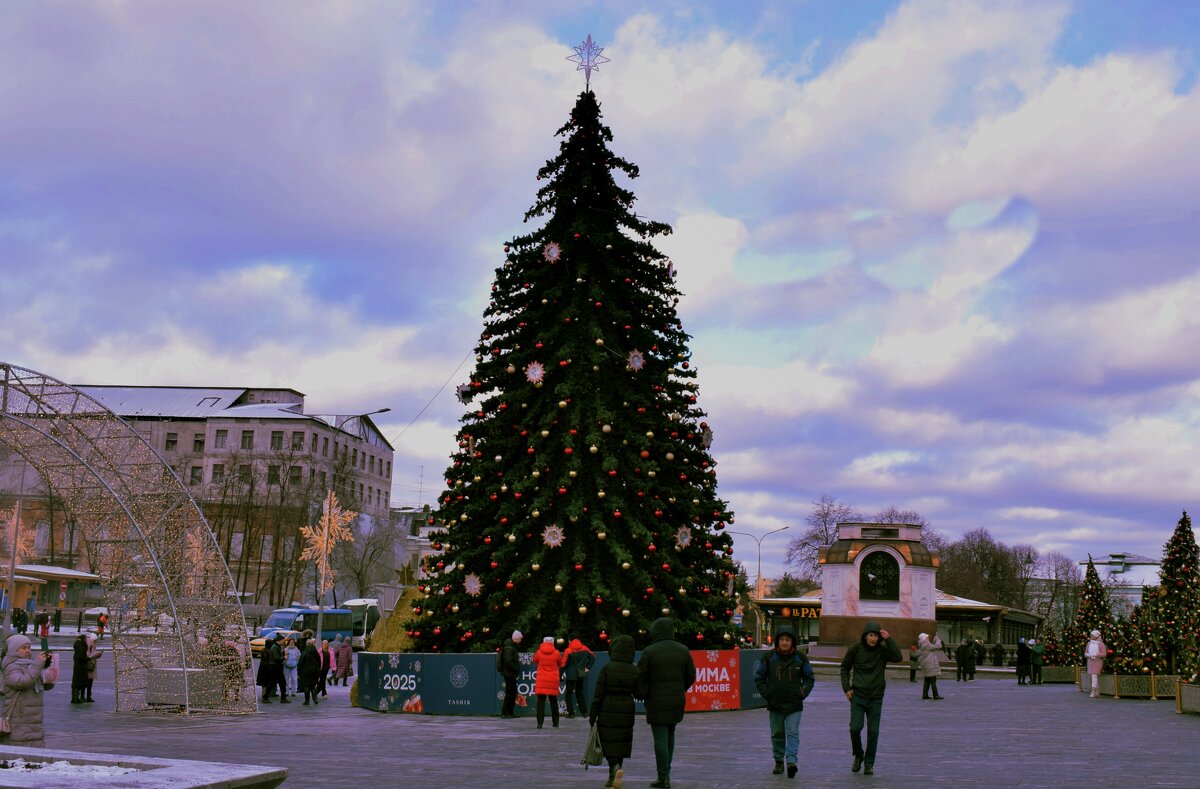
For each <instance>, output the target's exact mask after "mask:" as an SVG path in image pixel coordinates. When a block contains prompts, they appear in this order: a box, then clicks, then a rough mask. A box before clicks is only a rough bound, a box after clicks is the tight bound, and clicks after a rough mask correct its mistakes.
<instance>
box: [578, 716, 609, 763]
mask: <svg viewBox="0 0 1200 789" xmlns="http://www.w3.org/2000/svg"><path fill="white" fill-rule="evenodd" d="M603 761H604V749H603V748H601V747H600V729H599V727H598V726H596V724H594V723H593V724H592V730H591V731H590V732H588V739H587V747H586V748H584V749H583V758H582V759H580V760H579V763H580V764H582V765H583V769H585V770H586V769H587V768H588V767H594V766H596V765H598V764H600V763H602V762H603Z"/></svg>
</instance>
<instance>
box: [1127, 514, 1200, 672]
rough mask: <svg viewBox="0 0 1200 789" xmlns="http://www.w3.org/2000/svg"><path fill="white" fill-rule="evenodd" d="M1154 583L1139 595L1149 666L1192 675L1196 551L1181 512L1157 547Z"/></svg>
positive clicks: (1198, 625) (1199, 616) (1198, 583)
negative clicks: (1160, 556)
mask: <svg viewBox="0 0 1200 789" xmlns="http://www.w3.org/2000/svg"><path fill="white" fill-rule="evenodd" d="M1159 581H1160V584H1159V586H1158V587H1147V588H1146V589H1145V590H1144V592H1143V595H1142V604H1141V606H1139V608H1140V609H1141V610H1140V611H1139V612H1138V613H1139V615H1140V616H1139V617H1137V618H1138V619H1139V621H1140V632H1141V635H1142V637H1143V639H1144V640H1145V642H1146V643H1147V645H1148V648H1149V649H1150V650H1152V654H1153V656H1154V658H1156V659H1155V661H1154V663H1155V666H1154V668H1155V670H1156V671H1162V672H1167V673H1171V674H1179V675H1181V676H1183V678H1184V679H1185V680H1191V681H1194V680H1193V677H1194V676H1195V675H1196V674H1197V672H1200V651H1198V650H1197V639H1200V550H1198V549H1197V546H1196V535H1195V533H1194V532H1193V531H1192V519H1191V518H1190V517H1188V514H1187V513H1186V512H1184V513H1183V516H1182V517H1181V518H1180V519H1179V523H1178V524H1176V526H1175V531H1174V532H1173V533H1172V534H1171V538H1170V539H1169V540H1167V544H1166V545H1165V546H1164V547H1163V560H1162V566H1161V568H1160V569H1159Z"/></svg>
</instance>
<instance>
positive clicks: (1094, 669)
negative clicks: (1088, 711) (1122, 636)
mask: <svg viewBox="0 0 1200 789" xmlns="http://www.w3.org/2000/svg"><path fill="white" fill-rule="evenodd" d="M1106 655H1108V647H1107V646H1105V644H1104V642H1103V641H1101V640H1100V631H1099V630H1093V631H1092V637H1091V638H1089V639H1088V642H1087V646H1086V647H1084V649H1083V657H1084V658H1085V659H1086V660H1087V673H1088V676H1090V677H1091V678H1092V698H1093V699H1098V698H1100V672H1101V671H1103V670H1104V658H1105V656H1106Z"/></svg>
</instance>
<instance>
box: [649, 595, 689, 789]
mask: <svg viewBox="0 0 1200 789" xmlns="http://www.w3.org/2000/svg"><path fill="white" fill-rule="evenodd" d="M650 641H651V643H650V646H648V647H646V649H645V650H643V652H642V657H641V659H640V660H638V669H639V670H640V671H641V672H642V676H641V679H640V680H639V681H638V694H637V695H638V696H639V697H640V698H642V699H644V700H645V702H646V723H649V724H650V732H651V734H653V735H654V762H655V766H656V767H657V768H658V780H657V781H655V782H654V783H652V784H650V786H652V787H656V789H669V788H670V786H671V759H672V757H673V756H674V755H675V726H676V724H678V723H679V722H680V721H681V720H683V706H684V702H685V701H686V699H687V691H688V688H690V687H691V686H692V683H694V682H695V681H696V664H695V663H694V662H693V661H692V653H691V652H689V651H688V648H687V647H686V646H684V645H683V644H681V643H679V642H678V641H676V640H675V628H674V625H673V624H672V622H671V620H670V619H668V618H667V617H662V618H660V619H655V620H654V622H653V623H651V625H650Z"/></svg>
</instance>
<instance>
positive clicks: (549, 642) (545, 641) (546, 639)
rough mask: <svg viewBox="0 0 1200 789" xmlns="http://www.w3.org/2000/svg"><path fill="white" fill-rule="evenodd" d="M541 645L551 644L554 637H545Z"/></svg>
mask: <svg viewBox="0 0 1200 789" xmlns="http://www.w3.org/2000/svg"><path fill="white" fill-rule="evenodd" d="M542 643H543V644H553V643H554V636H546V637H545V638H543V639H542Z"/></svg>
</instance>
